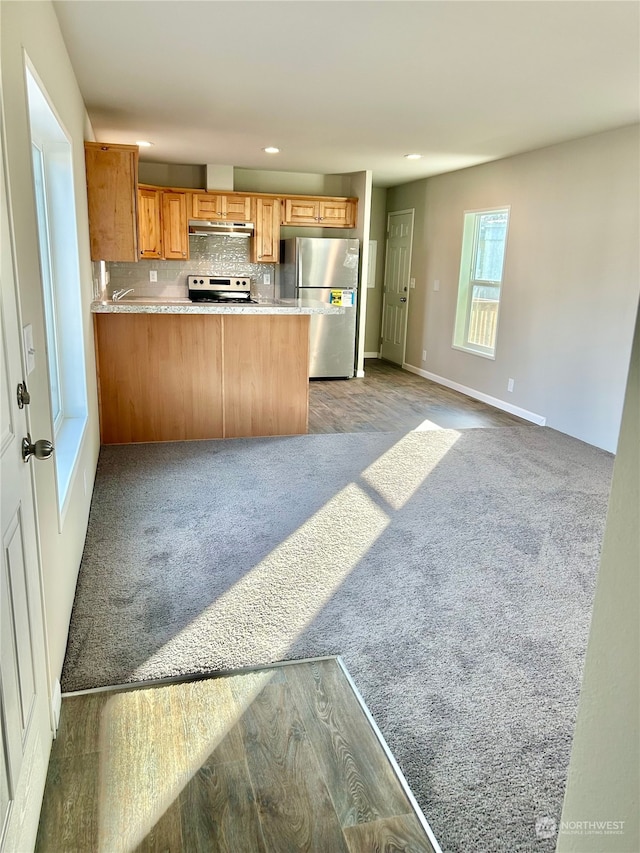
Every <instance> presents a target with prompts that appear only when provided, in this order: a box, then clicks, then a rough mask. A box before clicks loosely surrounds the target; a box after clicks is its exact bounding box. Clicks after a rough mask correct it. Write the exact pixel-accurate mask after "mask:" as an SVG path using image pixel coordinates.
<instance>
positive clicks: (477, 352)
mask: <svg viewBox="0 0 640 853" xmlns="http://www.w3.org/2000/svg"><path fill="white" fill-rule="evenodd" d="M451 349H457V350H460V352H467V353H469V355H479V356H480V358H488V359H489V360H490V361H495V360H496V355H495V353H490V352H483V351H482V350H479V349H473V348H472V347H463V346H460V345H459V344H451Z"/></svg>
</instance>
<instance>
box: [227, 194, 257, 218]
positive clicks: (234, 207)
mask: <svg viewBox="0 0 640 853" xmlns="http://www.w3.org/2000/svg"><path fill="white" fill-rule="evenodd" d="M220 201H221V203H222V218H223V219H226V220H228V221H229V222H251V196H246V195H245V196H242V195H239V196H235V195H223V196H220Z"/></svg>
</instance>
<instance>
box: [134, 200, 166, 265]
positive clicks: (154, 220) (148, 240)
mask: <svg viewBox="0 0 640 853" xmlns="http://www.w3.org/2000/svg"><path fill="white" fill-rule="evenodd" d="M138 250H139V252H140V257H141V258H162V257H164V255H163V253H162V190H152V189H146V188H145V189H143V188H139V189H138Z"/></svg>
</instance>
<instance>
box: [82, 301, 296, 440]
mask: <svg viewBox="0 0 640 853" xmlns="http://www.w3.org/2000/svg"><path fill="white" fill-rule="evenodd" d="M94 322H95V341H96V364H97V369H98V393H99V396H98V399H99V404H100V436H101V440H102V443H103V444H129V443H131V442H138V441H188V440H195V439H204V438H224V437H228V438H233V437H238V436H259V435H298V434H302V433H306V431H307V418H308V405H309V379H308V376H309V316H308V315H285V316H282V315H273V314H265V315H256V314H245V315H226V314H225V315H220V314H134V313H122V314H119V313H114V314H94Z"/></svg>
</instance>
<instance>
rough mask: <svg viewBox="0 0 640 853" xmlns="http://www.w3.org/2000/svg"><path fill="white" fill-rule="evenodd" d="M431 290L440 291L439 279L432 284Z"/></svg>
mask: <svg viewBox="0 0 640 853" xmlns="http://www.w3.org/2000/svg"><path fill="white" fill-rule="evenodd" d="M433 289H434V290H440V279H438V278H437V279H436V280H435V281H434V282H433Z"/></svg>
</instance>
